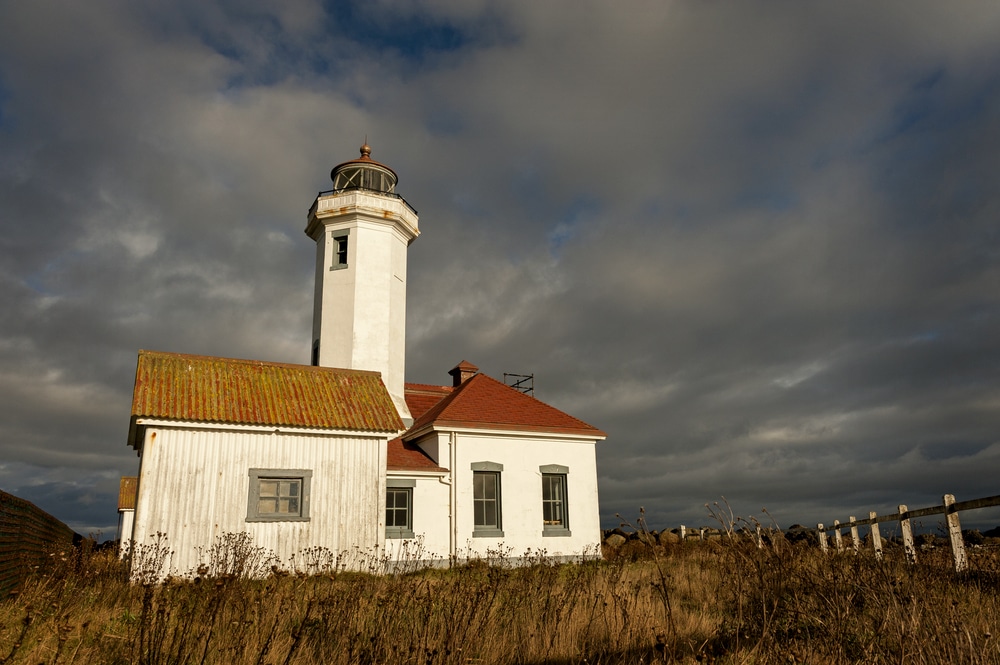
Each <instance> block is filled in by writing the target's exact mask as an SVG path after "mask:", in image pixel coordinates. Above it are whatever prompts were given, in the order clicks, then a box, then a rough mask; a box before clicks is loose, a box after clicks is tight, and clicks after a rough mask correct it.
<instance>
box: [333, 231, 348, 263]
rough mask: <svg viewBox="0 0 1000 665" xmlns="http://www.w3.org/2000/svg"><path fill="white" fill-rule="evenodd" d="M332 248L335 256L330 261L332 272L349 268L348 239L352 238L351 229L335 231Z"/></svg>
mask: <svg viewBox="0 0 1000 665" xmlns="http://www.w3.org/2000/svg"><path fill="white" fill-rule="evenodd" d="M335 234H336V235H334V236H333V237H332V239H331V242H332V243H333V245H332V247H331V248H330V249H331V251H332V253H333V256H332V259H331V261H330V270H343V269H344V268H346V267H347V239H348V238H349V237H350V229H341V230H339V231H335Z"/></svg>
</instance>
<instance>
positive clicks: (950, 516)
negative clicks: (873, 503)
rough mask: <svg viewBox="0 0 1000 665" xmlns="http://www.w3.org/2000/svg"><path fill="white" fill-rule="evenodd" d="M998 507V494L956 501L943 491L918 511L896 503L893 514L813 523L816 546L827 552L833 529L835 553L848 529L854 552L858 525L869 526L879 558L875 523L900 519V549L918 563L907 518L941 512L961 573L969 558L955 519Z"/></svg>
mask: <svg viewBox="0 0 1000 665" xmlns="http://www.w3.org/2000/svg"><path fill="white" fill-rule="evenodd" d="M991 506H1000V495H998V496H991V497H987V498H985V499H972V500H971V501H960V502H956V501H955V496H954V495H952V494H945V495H944V498H943V500H942V504H941V505H940V506H931V507H930V508H921V509H919V510H909V509H907V507H906V506H905V505H900V506H899V512H897V513H894V514H892V515H881V516H878V515H876V514H875V513H868V519H862V520H859V519H855V518H854V517H853V516H851V517H850V519H849V521H848V522H845V523H844V524H841V523H840V521H839V520H834V521H833V526H823V525H822V524H818V525H816V533H817V534H818V535H819V546H820V549H822V550H823V551H824V552H827V551H829V547H830V545H829V541H828V537H827V533H828V532H831V531H832V532H833V543H834V547H835V548H836V549H837V551H838V552H841V551H843V550H844V542H843V538H842V535H841V530H842V529H849V530H850V534H851V547H852V548H853V549H854V551H855V552H859V551H860V550H861V537H860V535H859V533H858V527H862V526H869V527H871V530H870V533H871V543H872V549H873V550H874V551H875V556H876V558H879V559H881V558H882V537H881V535H880V534H879V528H878V525H879V524H881V523H882V522H899V528H900V532H901V533H902V536H903V548H904V549H905V550H906V558H907V559H908V560H909V561H910V563H916V562H917V549H916V547H915V546H914V543H913V528H912V527H911V526H910V520H912V519H916V518H918V517H926V516H928V515H944V516H945V521H946V523H947V527H948V541H949V542H950V543H951V553H952V557H953V559H954V561H955V570H956V571H958V572H962V571H965V570H967V569H968V567H969V560H968V557H967V556H966V553H965V541H964V540H963V539H962V525H961V523H960V522H959V519H958V513H960V512H962V511H964V510H975V509H977V508H989V507H991Z"/></svg>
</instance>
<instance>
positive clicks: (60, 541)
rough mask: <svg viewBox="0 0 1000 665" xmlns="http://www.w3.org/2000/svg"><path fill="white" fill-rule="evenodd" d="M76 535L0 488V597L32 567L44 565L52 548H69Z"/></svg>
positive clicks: (55, 520) (26, 502) (37, 508)
mask: <svg viewBox="0 0 1000 665" xmlns="http://www.w3.org/2000/svg"><path fill="white" fill-rule="evenodd" d="M76 538H78V536H77V535H76V534H75V533H74V532H73V530H72V529H70V528H69V527H68V526H66V525H65V524H63V523H62V522H60V521H59V520H57V519H56V518H54V517H52V515H49V514H48V513H47V512H45V511H44V510H42V509H41V508H39V507H38V506H36V505H35V504H33V503H31V502H30V501H25V500H24V499H20V498H18V497H16V496H14V495H13V494H8V493H6V492H4V491H0V599H2V598H3V597H5V596H6V594H7V593H8V592H9V591H10V590H11V589H13V588H14V587H16V586H17V585H18V584H20V583H21V581H22V580H24V578H25V577H27V576H28V575H29V574H30V573H31V571H32V570H33V569H34V568H35V567H37V566H41V565H45V564H46V563H47V558H48V555H49V554H50V553H51V551H52V550H53V548H55V547H60V546H65V547H72V546H73V541H74V539H76Z"/></svg>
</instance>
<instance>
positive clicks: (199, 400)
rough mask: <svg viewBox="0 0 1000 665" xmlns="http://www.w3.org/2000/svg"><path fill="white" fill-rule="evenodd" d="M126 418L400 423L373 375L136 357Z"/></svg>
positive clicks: (361, 427) (355, 425)
mask: <svg viewBox="0 0 1000 665" xmlns="http://www.w3.org/2000/svg"><path fill="white" fill-rule="evenodd" d="M132 416H133V417H138V418H142V417H148V418H166V419H172V420H191V421H200V422H217V423H234V424H242V425H276V426H289V427H308V428H320V429H341V430H351V431H362V432H398V431H400V430H402V429H403V423H402V421H401V420H400V418H399V414H398V413H397V412H396V407H395V406H394V405H393V403H392V398H391V397H390V396H389V393H388V391H387V390H386V388H385V386H384V385H383V384H382V379H381V377H380V376H379V374H378V373H377V372H365V371H360V370H346V369H334V368H329V367H312V366H308V365H285V364H280V363H266V362H262V361H256V360H236V359H230V358H213V357H207V356H191V355H183V354H176V353H160V352H154V351H140V352H139V362H138V365H137V367H136V375H135V391H134V393H133V396H132Z"/></svg>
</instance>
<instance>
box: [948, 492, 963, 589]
mask: <svg viewBox="0 0 1000 665" xmlns="http://www.w3.org/2000/svg"><path fill="white" fill-rule="evenodd" d="M953 505H955V495H954V494H945V495H944V511H945V516H946V517H945V519H946V520H947V522H948V539H949V540H950V541H951V555H952V557H953V558H954V559H955V572H958V573H961V572H963V571H965V570H966V569H967V568H968V567H969V560H968V558H967V557H966V556H965V541H964V540H962V524H961V523H960V522H959V519H958V512H957V511H955V510H953V509H952V508H951V507H952V506H953Z"/></svg>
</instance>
